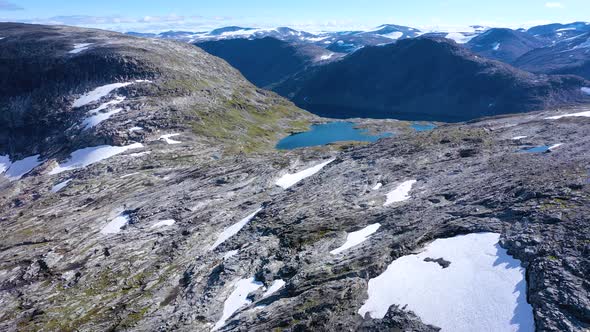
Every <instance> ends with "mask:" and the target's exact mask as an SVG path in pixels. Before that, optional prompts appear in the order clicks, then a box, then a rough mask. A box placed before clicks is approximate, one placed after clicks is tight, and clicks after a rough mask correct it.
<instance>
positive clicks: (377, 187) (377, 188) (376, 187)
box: [371, 182, 383, 190]
mask: <svg viewBox="0 0 590 332" xmlns="http://www.w3.org/2000/svg"><path fill="white" fill-rule="evenodd" d="M381 187H383V183H381V182H378V183H377V184H376V185H375V186H374V187H373V188H371V190H379V189H381Z"/></svg>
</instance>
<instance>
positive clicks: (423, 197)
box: [0, 23, 590, 331]
mask: <svg viewBox="0 0 590 332" xmlns="http://www.w3.org/2000/svg"><path fill="white" fill-rule="evenodd" d="M576 27H577V28H578V29H585V28H586V25H579V26H576ZM560 29H567V27H564V26H544V27H543V28H537V29H533V30H532V31H533V32H534V35H535V36H536V35H539V36H540V37H534V38H538V41H531V40H530V39H529V37H528V35H527V36H525V34H526V33H528V32H524V31H518V32H510V31H508V32H507V31H505V30H504V31H493V30H488V29H483V28H480V27H472V29H471V30H470V31H468V32H467V31H463V32H456V33H455V34H454V35H451V36H449V37H454V39H457V40H460V41H462V42H464V43H462V44H458V43H456V42H455V41H453V40H450V39H448V38H441V35H440V34H441V33H440V32H433V31H431V32H424V33H421V31H420V30H418V29H415V28H410V27H405V26H399V25H383V26H380V27H378V29H374V30H371V31H357V32H350V33H347V34H340V35H337V34H336V33H331V34H328V33H326V34H325V35H316V34H311V33H304V32H301V31H297V30H294V29H287V28H284V29H282V28H281V29H275V30H273V31H270V32H269V31H262V29H250V28H241V27H227V28H222V29H216V30H212V31H209V32H201V33H192V32H182V33H181V32H178V33H172V32H170V33H159V34H150V33H134V34H121V33H116V32H110V31H104V30H96V29H87V28H80V27H67V26H54V25H51V26H49V25H35V24H20V23H0V36H1V39H0V74H1V75H0V116H1V118H0V224H1V225H2V227H0V237H2V238H3V241H1V243H0V308H1V309H0V330H3V331H105V330H108V331H439V330H441V329H442V331H455V330H456V331H469V330H474V331H484V330H486V329H488V330H490V329H492V330H497V331H535V330H536V331H585V330H586V329H588V328H589V327H590V311H589V308H590V296H588V277H587V276H588V273H589V272H590V271H589V270H590V258H589V257H590V256H589V255H588V253H589V251H590V223H589V220H588V215H590V186H589V184H590V168H589V165H590V155H589V154H588V152H587V151H588V148H589V147H590V116H589V115H590V93H589V91H590V90H588V89H590V83H589V82H588V81H587V79H588V78H587V77H585V76H583V75H580V74H577V75H579V76H576V75H572V74H576V73H575V72H567V73H566V72H560V70H556V71H555V72H553V71H551V72H550V71H548V70H545V69H543V70H541V69H540V67H538V66H537V65H535V64H534V61H533V60H530V61H529V60H527V61H523V62H522V63H526V64H528V65H530V66H533V67H535V68H537V69H539V70H537V69H535V70H529V71H525V70H523V69H524V68H523V67H524V65H523V66H520V65H519V63H520V62H519V61H521V60H520V59H533V58H535V59H536V56H533V55H534V54H535V53H539V54H540V53H543V52H553V51H545V50H546V49H549V48H551V49H553V48H557V47H561V46H560V45H565V44H563V43H572V42H573V41H574V40H576V39H575V38H585V37H580V36H584V35H583V34H580V35H577V36H578V37H573V36H570V34H573V32H572V31H573V30H565V31H568V32H567V33H566V32H563V31H559V30H560ZM486 31H488V32H487V33H489V35H491V36H492V38H491V39H489V38H487V37H486ZM463 33H464V34H463ZM531 33H532V32H531ZM559 33H564V34H567V36H560V35H558V34H559ZM428 34H430V35H428ZM443 34H444V36H442V37H446V36H448V34H450V32H449V33H446V32H445V33H443ZM458 34H460V36H459V35H458ZM489 35H488V37H489ZM287 36H290V37H287ZM244 37H245V38H244ZM561 37H563V39H562V38H561ZM565 37H567V38H565ZM318 38H324V39H321V40H320V39H318ZM466 38H469V39H470V41H467V40H465V39H466ZM500 38H506V40H510V41H511V44H510V45H511V47H510V48H509V49H506V50H505V51H506V52H505V53H502V55H501V56H492V55H493V54H494V51H495V50H494V48H496V46H497V45H495V44H491V43H492V42H493V43H496V40H497V39H500ZM570 38H574V39H570ZM558 39H559V40H558ZM305 40H307V42H305ZM367 40H371V41H370V42H367ZM385 40H387V41H394V43H393V42H387V43H386V45H381V44H385ZM339 41H342V43H339ZM193 43H195V44H196V46H195V45H192V44H193ZM318 43H323V45H321V46H320V45H318ZM498 43H499V44H500V46H499V49H502V46H501V45H502V44H503V43H506V45H508V44H507V43H508V42H504V41H502V42H501V43H500V42H498ZM345 44H349V45H345ZM490 44H491V45H492V47H491V48H490V47H489V45H490ZM350 45H352V46H350ZM549 45H553V46H549ZM576 45H580V44H576ZM201 47H202V48H201ZM522 48H527V49H529V48H530V49H529V50H526V52H525V51H524V50H523V49H522ZM571 48H575V50H578V49H580V47H579V46H578V47H576V46H575V45H573V44H572V45H571V47H570V49H571ZM236 49H238V50H241V52H237V51H236ZM275 52H277V53H275ZM576 52H578V51H576ZM521 53H522V54H521ZM486 54H487V55H486ZM576 54H580V57H581V58H580V59H582V58H583V59H585V60H580V61H586V60H587V59H588V58H587V57H585V56H582V54H585V53H576ZM328 56H329V58H328ZM488 57H489V59H488ZM528 57H530V58H528ZM257 60H260V61H257ZM498 60H502V61H506V62H510V64H508V63H504V62H501V61H498ZM556 61H557V60H556ZM542 62H543V63H544V64H546V63H548V62H546V61H542ZM269 63H272V64H273V66H269ZM513 65H514V66H513ZM232 66H233V67H232ZM547 66H549V65H547ZM234 67H235V68H234ZM519 68H522V69H519ZM527 70H528V69H527ZM549 73H550V74H559V75H548V74H549ZM266 89H269V90H266ZM271 90H272V91H271ZM273 91H274V92H273ZM474 321H476V322H474Z"/></svg>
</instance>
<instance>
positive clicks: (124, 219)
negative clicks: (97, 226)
mask: <svg viewBox="0 0 590 332" xmlns="http://www.w3.org/2000/svg"><path fill="white" fill-rule="evenodd" d="M128 223H129V216H128V215H126V214H123V213H122V214H120V215H118V216H117V217H116V218H115V219H113V220H111V221H110V222H109V223H108V224H107V225H106V226H104V227H103V228H102V229H101V230H100V233H101V234H105V235H106V234H117V233H119V232H121V228H123V227H124V226H125V225H127V224H128Z"/></svg>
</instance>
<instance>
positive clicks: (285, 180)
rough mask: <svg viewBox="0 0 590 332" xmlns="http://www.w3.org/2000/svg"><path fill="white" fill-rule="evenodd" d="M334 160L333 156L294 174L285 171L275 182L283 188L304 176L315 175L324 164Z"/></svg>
mask: <svg viewBox="0 0 590 332" xmlns="http://www.w3.org/2000/svg"><path fill="white" fill-rule="evenodd" d="M334 160H336V159H335V158H333V159H330V160H328V161H326V162H323V163H321V164H319V165H316V166H314V167H310V168H307V169H304V170H303V171H301V172H297V173H294V174H289V173H287V174H285V175H283V176H281V177H280V178H279V179H278V180H277V182H276V183H275V184H276V185H277V186H279V187H281V188H283V189H287V188H290V187H292V186H293V185H295V184H297V183H298V182H299V181H301V180H303V179H305V178H308V177H310V176H312V175H315V174H316V173H318V172H319V171H321V170H322V168H324V167H325V166H326V165H328V164H329V163H331V162H333V161H334Z"/></svg>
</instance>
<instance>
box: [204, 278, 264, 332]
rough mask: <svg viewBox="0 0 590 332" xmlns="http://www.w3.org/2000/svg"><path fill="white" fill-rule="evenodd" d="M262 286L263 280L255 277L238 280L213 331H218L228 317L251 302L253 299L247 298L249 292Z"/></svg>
mask: <svg viewBox="0 0 590 332" xmlns="http://www.w3.org/2000/svg"><path fill="white" fill-rule="evenodd" d="M262 286H264V285H263V284H262V283H261V282H259V281H256V279H254V278H249V279H240V280H239V281H238V282H236V284H235V289H234V291H233V292H232V293H231V294H230V295H229V297H228V298H227V300H225V302H224V303H223V315H222V316H221V318H220V319H219V320H218V321H217V323H215V326H214V327H213V330H212V331H216V330H218V329H220V328H221V327H223V325H225V322H226V321H227V319H229V318H230V317H231V316H232V315H233V314H234V313H235V312H236V311H238V310H239V309H240V308H242V307H244V306H246V305H248V304H250V303H251V301H250V300H248V299H247V297H248V294H250V293H252V292H254V291H256V290H258V289H259V288H260V287H262Z"/></svg>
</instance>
